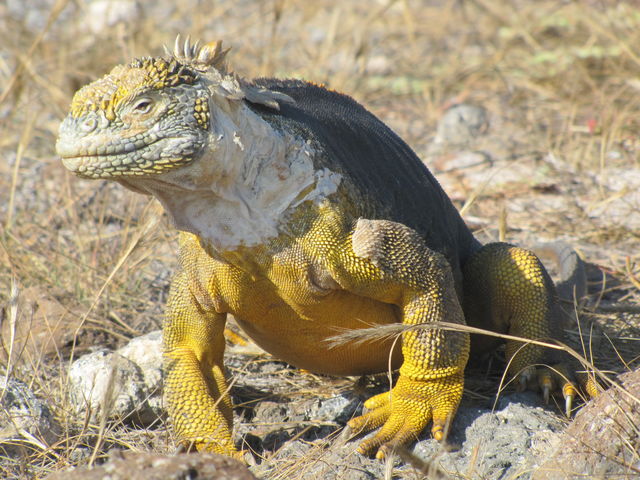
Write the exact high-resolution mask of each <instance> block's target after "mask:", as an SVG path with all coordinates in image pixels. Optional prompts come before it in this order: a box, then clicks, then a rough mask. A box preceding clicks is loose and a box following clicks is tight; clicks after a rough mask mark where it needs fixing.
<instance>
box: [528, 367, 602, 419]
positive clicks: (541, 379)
mask: <svg viewBox="0 0 640 480" xmlns="http://www.w3.org/2000/svg"><path fill="white" fill-rule="evenodd" d="M573 370H574V369H572V368H570V367H569V366H568V365H567V363H565V362H562V363H557V364H554V365H549V366H546V365H545V366H539V367H535V366H529V367H527V368H525V369H523V370H522V371H521V372H520V374H519V375H518V377H517V379H516V381H517V387H516V388H517V389H518V391H524V390H527V389H530V390H536V389H538V390H539V391H540V392H541V393H542V397H543V398H544V402H545V403H546V404H548V403H549V400H550V398H551V394H553V393H562V397H563V398H564V403H565V413H566V415H567V416H568V417H569V416H571V411H572V408H573V402H574V399H575V398H576V397H577V396H579V395H580V392H581V391H582V392H584V394H585V395H586V397H587V398H593V397H595V396H596V395H598V391H599V387H598V384H597V382H596V380H595V378H594V377H593V376H592V375H588V374H587V373H584V372H579V373H575V372H573ZM573 378H576V379H577V381H574V380H573Z"/></svg>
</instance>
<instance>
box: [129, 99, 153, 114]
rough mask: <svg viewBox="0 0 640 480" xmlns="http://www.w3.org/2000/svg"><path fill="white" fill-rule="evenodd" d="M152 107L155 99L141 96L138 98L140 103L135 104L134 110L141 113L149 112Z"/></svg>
mask: <svg viewBox="0 0 640 480" xmlns="http://www.w3.org/2000/svg"><path fill="white" fill-rule="evenodd" d="M151 107H153V101H152V100H151V99H150V98H141V99H140V100H138V103H136V104H135V105H134V106H133V111H134V112H135V113H140V114H142V113H148V112H149V111H150V110H151Z"/></svg>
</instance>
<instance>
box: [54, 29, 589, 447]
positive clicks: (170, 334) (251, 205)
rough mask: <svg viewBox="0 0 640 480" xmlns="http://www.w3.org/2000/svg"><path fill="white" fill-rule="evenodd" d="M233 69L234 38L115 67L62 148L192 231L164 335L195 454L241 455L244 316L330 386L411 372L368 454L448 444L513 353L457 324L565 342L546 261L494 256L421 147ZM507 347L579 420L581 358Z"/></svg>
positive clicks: (372, 410) (330, 102) (350, 112)
mask: <svg viewBox="0 0 640 480" xmlns="http://www.w3.org/2000/svg"><path fill="white" fill-rule="evenodd" d="M226 53H227V51H226V50H222V48H221V44H220V42H218V43H211V44H206V45H204V46H199V45H198V44H197V43H196V44H191V42H189V40H188V39H187V41H186V42H184V43H182V42H180V40H179V39H177V40H176V47H175V50H174V51H173V52H169V51H168V50H167V51H166V55H165V56H162V57H155V58H148V57H147V58H141V59H137V60H134V61H133V62H132V63H130V64H128V65H120V66H117V67H115V68H114V69H113V70H112V71H111V72H110V73H109V74H108V75H106V76H104V77H103V78H102V79H99V80H96V81H94V82H93V83H91V84H89V85H87V86H85V87H83V88H82V89H80V90H79V91H78V92H77V93H76V94H75V96H74V97H73V100H72V103H71V108H70V113H69V115H68V116H67V118H66V119H65V120H64V121H63V123H62V125H61V127H60V132H59V138H58V141H57V145H56V148H57V152H58V154H59V155H60V156H61V157H62V161H63V163H64V165H65V166H66V168H67V169H69V170H70V171H72V172H73V173H75V174H76V175H78V176H80V177H83V178H90V179H109V180H115V181H116V182H118V183H120V184H122V185H124V186H125V187H127V188H129V189H131V190H133V191H135V192H140V193H144V194H149V195H153V196H154V197H156V198H157V199H158V200H159V201H160V203H161V204H162V205H163V206H164V208H165V210H166V211H167V213H168V215H169V217H170V218H171V220H172V222H173V224H175V226H176V228H177V229H178V230H180V232H181V233H180V237H179V244H180V265H181V267H180V269H179V271H178V272H177V273H176V274H175V277H174V279H173V281H172V284H171V290H170V295H169V300H168V304H167V312H166V319H165V322H164V358H165V368H166V379H165V395H166V405H167V408H168V411H169V413H170V416H171V417H172V419H173V424H174V428H175V431H176V432H177V435H178V437H179V439H181V441H183V442H185V443H186V444H191V445H192V446H193V445H195V447H197V449H199V450H208V451H214V452H220V453H224V454H227V455H232V456H239V455H240V453H239V452H238V450H237V449H236V447H235V445H234V442H233V438H232V405H231V400H230V396H229V386H228V383H227V379H226V377H225V372H224V366H223V353H224V350H225V339H224V335H223V332H224V329H225V321H226V317H227V314H233V316H234V317H235V318H236V319H237V322H238V324H239V325H240V326H241V327H242V329H243V330H244V331H245V332H246V334H247V335H248V336H249V337H251V338H252V339H253V340H254V341H255V342H256V343H257V344H258V345H260V346H261V347H262V348H264V349H265V350H266V351H267V352H270V353H272V354H273V355H275V356H277V357H279V358H281V359H283V360H285V361H287V362H289V363H291V364H293V365H295V366H298V367H301V368H304V369H307V370H310V371H313V372H319V373H325V374H332V375H364V374H370V373H375V372H384V371H386V370H387V369H388V368H389V366H391V368H393V369H399V377H398V380H397V382H396V384H395V386H394V387H393V388H392V389H391V390H390V392H389V393H383V394H379V395H377V396H374V397H372V398H370V399H369V400H368V401H366V402H365V404H364V406H365V407H366V408H367V409H368V413H365V414H363V415H361V416H358V417H356V418H353V419H352V420H350V421H349V422H348V426H349V427H350V428H351V429H352V430H353V431H354V432H367V431H371V430H374V429H376V428H380V429H379V431H378V432H377V434H375V435H374V436H371V437H369V438H367V439H366V440H364V441H363V442H362V443H361V444H360V446H359V449H358V450H359V451H360V452H361V453H363V454H369V455H371V454H376V456H377V457H378V458H383V457H384V456H385V455H386V454H388V452H389V451H390V449H391V448H393V447H394V446H395V445H397V444H405V443H408V442H411V441H413V440H415V439H416V437H417V436H418V435H420V433H421V432H422V431H423V430H424V429H425V428H426V427H427V425H429V424H430V423H431V424H432V428H431V432H432V434H433V436H434V437H435V438H436V439H438V440H441V439H442V438H443V437H444V435H445V428H446V426H447V424H448V422H449V421H450V419H451V418H452V417H453V416H454V414H455V412H456V410H457V407H458V404H459V402H460V399H461V397H462V393H463V384H464V378H463V373H464V369H465V365H466V363H467V359H468V355H469V349H470V345H471V344H473V347H477V348H478V349H485V350H486V349H493V348H495V347H496V340H497V339H496V338H493V337H478V338H477V339H475V337H474V339H473V340H471V339H470V336H469V334H468V333H467V332H465V331H464V330H463V329H460V328H455V326H456V325H458V326H461V327H464V325H465V324H467V325H471V326H476V327H482V328H484V329H488V330H492V331H495V332H502V333H508V334H510V335H514V336H519V337H525V338H527V339H554V338H559V337H558V336H559V333H558V332H557V326H556V321H557V317H558V315H559V313H558V303H557V299H556V293H555V290H554V285H553V283H552V281H551V280H550V278H549V276H548V274H547V272H546V271H545V269H544V267H543V265H542V264H541V262H540V261H539V260H538V258H537V257H536V256H535V255H534V254H533V253H532V252H530V251H528V250H525V249H522V248H518V247H515V246H512V245H509V244H506V243H492V244H488V245H484V246H482V245H481V244H480V243H479V242H478V240H476V239H475V238H474V236H473V234H472V233H471V232H470V230H469V229H468V228H467V226H466V225H465V223H464V221H463V220H462V218H461V216H460V215H459V213H458V211H457V210H456V208H455V206H454V205H453V203H452V202H451V201H450V199H449V198H448V197H447V195H446V194H445V192H444V191H443V189H442V188H441V187H440V185H439V184H438V182H437V181H436V179H435V178H434V177H433V175H432V174H431V173H430V171H429V170H428V169H427V167H426V166H425V165H424V164H423V163H422V162H421V161H420V159H419V158H418V157H417V156H416V154H415V153H414V152H413V151H412V150H411V148H409V146H407V144H406V143H405V142H404V141H402V140H401V139H400V138H399V137H398V136H397V135H396V134H395V133H393V132H392V131H391V130H390V129H389V128H388V127H387V126H386V125H385V124H384V123H382V122H381V121H380V120H378V119H377V118H376V117H375V116H374V115H373V114H371V113H370V112H368V111H367V110H366V109H365V108H363V107H362V106H361V105H360V104H358V103H357V102H356V101H354V100H353V99H352V98H350V97H348V96H346V95H343V94H340V93H337V92H335V91H332V90H330V89H327V88H325V87H323V86H320V85H316V84H312V83H307V82H304V81H300V80H279V79H273V78H258V79H254V80H247V79H244V78H241V77H238V76H237V75H235V74H233V73H232V72H231V71H230V70H229V69H228V67H227V64H226V59H225V58H226ZM434 322H446V323H447V324H448V325H449V326H450V327H449V328H428V327H429V326H430V325H431V326H433V325H434ZM393 323H401V324H403V325H405V326H407V329H406V330H405V331H404V333H403V334H402V338H401V341H394V339H393V338H385V337H382V338H372V339H371V340H368V341H360V342H346V343H344V342H343V343H341V344H339V345H337V346H336V345H333V346H331V345H330V344H329V342H328V341H327V340H328V339H331V338H332V337H334V336H336V335H337V334H339V333H340V332H343V331H345V330H349V329H364V328H369V327H371V326H376V325H378V326H382V325H389V324H393ZM451 325H453V327H454V328H451ZM412 327H413V328H412ZM505 348H506V357H507V359H508V360H509V371H510V373H511V374H512V375H514V376H517V377H518V379H519V382H520V384H521V385H522V386H527V385H528V386H529V387H534V388H540V389H541V390H542V391H543V392H544V394H545V396H547V397H548V395H549V392H554V391H561V392H562V393H563V394H564V397H565V399H566V404H567V408H568V409H569V408H570V407H571V403H572V400H573V398H574V396H575V395H576V394H577V385H578V383H577V382H575V381H574V378H575V376H574V374H575V369H574V368H573V367H571V366H570V363H569V362H568V361H567V359H564V358H561V357H560V356H559V355H558V352H557V351H556V350H550V349H544V348H543V347H541V346H539V345H536V344H531V343H523V342H519V341H514V340H511V341H508V342H507V343H506V347H505ZM542 364H546V365H550V366H551V368H544V367H539V365H542ZM584 383H586V387H587V390H588V391H590V392H591V394H595V386H594V385H593V383H590V382H589V381H586V382H584Z"/></svg>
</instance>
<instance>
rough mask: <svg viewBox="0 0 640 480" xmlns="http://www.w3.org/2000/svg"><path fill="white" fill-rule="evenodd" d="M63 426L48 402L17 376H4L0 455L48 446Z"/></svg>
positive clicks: (0, 384) (0, 402) (0, 383)
mask: <svg viewBox="0 0 640 480" xmlns="http://www.w3.org/2000/svg"><path fill="white" fill-rule="evenodd" d="M59 433H60V426H59V425H58V423H57V422H56V420H55V419H54V417H53V415H52V414H51V410H50V409H49V406H48V405H47V403H46V402H45V401H44V400H42V399H40V398H38V397H36V396H35V394H34V393H33V392H32V391H31V390H30V389H29V387H28V386H27V385H26V384H25V383H23V382H21V381H19V380H16V379H14V378H9V379H8V380H7V379H6V377H5V376H4V375H3V376H0V455H3V456H8V457H15V456H18V455H20V454H22V453H23V452H25V447H30V448H34V447H35V448H37V449H42V450H45V449H46V448H47V447H48V446H50V445H51V444H52V443H54V442H55V441H56V439H57V438H58V435H59Z"/></svg>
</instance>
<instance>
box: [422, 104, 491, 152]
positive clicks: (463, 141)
mask: <svg viewBox="0 0 640 480" xmlns="http://www.w3.org/2000/svg"><path fill="white" fill-rule="evenodd" d="M488 128H489V116H488V114H487V111H486V110H485V109H484V108H482V107H478V106H476V105H469V104H465V103H459V104H457V105H453V106H452V107H450V108H449V109H447V111H446V112H445V113H444V115H443V116H442V118H441V119H440V121H439V122H438V130H437V132H436V136H435V138H434V140H433V143H434V144H435V145H436V146H437V145H451V146H462V145H467V144H469V143H470V142H471V141H473V140H474V139H475V138H477V137H478V136H480V135H482V134H484V133H486V132H487V130H488Z"/></svg>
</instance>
